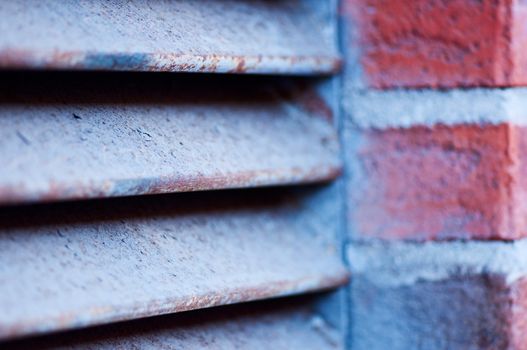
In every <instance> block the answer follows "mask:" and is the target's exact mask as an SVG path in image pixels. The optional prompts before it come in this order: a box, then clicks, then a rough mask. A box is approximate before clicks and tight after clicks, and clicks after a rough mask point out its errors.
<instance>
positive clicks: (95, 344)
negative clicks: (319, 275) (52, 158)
mask: <svg viewBox="0 0 527 350" xmlns="http://www.w3.org/2000/svg"><path fill="white" fill-rule="evenodd" d="M315 303H316V300H313V298H312V297H311V298H305V297H303V298H301V299H300V300H291V299H283V300H274V301H265V302H260V303H250V304H245V305H235V306H228V307H221V308H216V309H210V310H201V311H194V312H189V313H183V314H177V315H168V316H162V317H155V318H149V319H145V320H140V321H134V322H126V323H120V324H116V325H110V326H105V327H96V328H90V329H85V330H80V331H71V332H67V333H59V334H53V335H52V336H47V337H36V338H31V339H28V340H22V341H19V342H13V343H6V344H3V346H2V349H4V350H17V349H43V348H44V349H64V350H66V349H84V350H88V349H130V348H133V349H203V348H210V349H217V350H227V349H252V350H267V349H273V350H291V349H302V350H326V349H328V350H329V349H339V348H341V347H340V346H341V338H342V337H341V336H340V335H339V334H338V332H337V330H336V329H334V328H333V327H332V326H331V325H330V324H328V323H327V322H326V321H325V320H324V319H323V318H322V317H320V315H319V314H318V313H317V312H316V311H315V310H313V308H314V305H315Z"/></svg>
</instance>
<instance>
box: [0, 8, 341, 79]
mask: <svg viewBox="0 0 527 350" xmlns="http://www.w3.org/2000/svg"><path fill="white" fill-rule="evenodd" d="M332 5H333V2H332V1H327V0H289V1H267V0H251V1H230V0H200V1H186V0H172V1H146V0H133V1H129V0H128V1H124V0H113V1H104V0H90V1H77V0H60V1H59V0H40V1H34V0H21V1H1V2H0V18H2V21H0V33H2V35H1V36H0V68H34V69H88V70H125V71H171V72H221V73H231V72H232V73H272V74H275V73H276V74H302V75H311V74H328V73H332V72H335V71H337V70H338V68H339V65H340V59H339V56H338V53H337V52H338V51H337V47H336V40H335V38H336V36H335V35H334V34H335V33H334V21H335V18H334V17H333V11H332V10H331V6H332Z"/></svg>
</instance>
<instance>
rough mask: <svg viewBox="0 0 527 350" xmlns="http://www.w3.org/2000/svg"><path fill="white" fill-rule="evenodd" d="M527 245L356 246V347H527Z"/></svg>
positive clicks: (352, 255)
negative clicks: (526, 257)
mask: <svg viewBox="0 0 527 350" xmlns="http://www.w3.org/2000/svg"><path fill="white" fill-rule="evenodd" d="M526 243H527V242H523V243H520V244H510V243H501V242H478V243H476V244H473V243H464V242H457V243H455V242H447V243H435V242H434V243H425V244H416V245H413V246H412V245H410V244H408V243H404V244H400V243H393V242H392V243H390V244H385V245H375V244H374V245H369V244H366V245H360V246H354V247H352V248H350V250H349V251H348V255H349V259H350V262H351V265H352V268H353V271H354V278H353V280H352V282H351V293H350V298H351V302H352V306H351V315H352V320H351V336H350V339H351V346H352V349H355V350H362V349H366V350H376V349H392V350H398V349H401V350H402V349H404V350H412V349H495V350H502V349H509V350H519V349H527V332H525V330H526V326H527V312H525V311H526V309H527V278H526V267H527V266H526V262H527V259H525V258H524V257H525V255H526V254H525V252H526V251H525V248H527V246H526Z"/></svg>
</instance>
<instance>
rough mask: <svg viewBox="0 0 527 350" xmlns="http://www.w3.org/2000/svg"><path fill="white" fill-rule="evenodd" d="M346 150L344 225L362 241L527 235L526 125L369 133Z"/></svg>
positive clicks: (433, 128)
mask: <svg viewBox="0 0 527 350" xmlns="http://www.w3.org/2000/svg"><path fill="white" fill-rule="evenodd" d="M363 137H364V142H362V143H361V145H360V146H359V149H356V150H350V152H352V153H351V154H353V159H354V160H353V161H354V162H355V164H357V166H358V169H359V170H357V171H358V172H359V173H360V174H361V175H360V176H359V174H351V175H352V178H353V176H355V177H354V178H355V181H354V182H353V183H352V185H350V186H349V187H350V189H349V191H350V199H351V201H350V220H351V222H352V223H353V225H354V231H355V232H356V235H358V236H359V237H362V238H383V239H411V240H432V239H437V240H445V239H457V238H471V239H504V240H510V239H517V238H521V237H525V236H527V162H525V161H524V160H525V158H526V155H527V154H526V151H527V128H525V127H518V126H513V125H511V124H508V123H503V124H499V125H490V124H487V125H481V126H480V125H474V124H472V125H463V124H462V125H457V126H444V125H436V126H434V127H425V126H416V127H412V128H408V129H386V130H370V131H366V132H364V134H363Z"/></svg>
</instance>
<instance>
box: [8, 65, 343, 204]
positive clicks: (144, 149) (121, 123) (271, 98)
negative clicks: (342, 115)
mask: <svg viewBox="0 0 527 350" xmlns="http://www.w3.org/2000/svg"><path fill="white" fill-rule="evenodd" d="M331 118H332V113H331V108H329V107H328V106H327V105H326V103H325V100H324V99H323V98H322V97H320V96H319V95H318V94H317V93H316V91H315V90H314V88H313V87H312V85H310V84H306V83H305V81H303V80H299V79H293V80H286V81H284V80H277V79H274V78H264V77H260V78H255V77H249V76H243V77H241V76H238V77H232V76H225V75H223V76H211V75H207V76H206V75H200V76H196V75H191V76H190V75H178V76H174V75H168V76H167V75H157V74H156V75H152V74H145V73H135V74H123V73H22V72H16V73H15V72H12V73H3V74H1V75H0V164H2V171H0V203H3V204H5V203H21V202H32V201H53V200H61V199H75V198H95V197H109V196H124V195H136V194H147V193H148V194H151V193H165V192H180V191H196V190H208V189H221V188H239V187H251V186H262V185H277V184H291V183H307V182H317V181H325V180H329V179H333V178H335V177H336V176H338V174H339V172H340V159H339V155H338V138H337V134H336V132H335V130H334V128H333V126H332V121H331V120H329V119H331Z"/></svg>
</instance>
